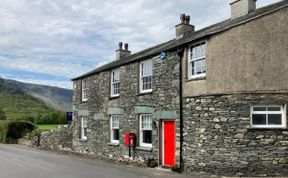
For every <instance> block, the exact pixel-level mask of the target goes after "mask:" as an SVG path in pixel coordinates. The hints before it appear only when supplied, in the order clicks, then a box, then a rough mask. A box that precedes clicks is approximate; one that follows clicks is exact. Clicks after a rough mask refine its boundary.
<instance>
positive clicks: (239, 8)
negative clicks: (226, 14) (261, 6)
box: [230, 0, 257, 18]
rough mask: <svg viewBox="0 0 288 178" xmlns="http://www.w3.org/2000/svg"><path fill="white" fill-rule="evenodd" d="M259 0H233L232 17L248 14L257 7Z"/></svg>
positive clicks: (231, 4)
mask: <svg viewBox="0 0 288 178" xmlns="http://www.w3.org/2000/svg"><path fill="white" fill-rule="evenodd" d="M256 1H257V0H233V1H232V2H231V3H230V6H231V18H237V17H240V16H243V15H247V14H249V13H250V12H252V11H254V10H255V9H256Z"/></svg>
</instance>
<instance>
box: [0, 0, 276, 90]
mask: <svg viewBox="0 0 288 178" xmlns="http://www.w3.org/2000/svg"><path fill="white" fill-rule="evenodd" d="M231 1H232V0H208V1H200V0H197V1H196V0H122V1H120V0H107V1H103V0H0V77H2V78H6V79H13V80H18V81H22V82H28V83H36V84H44V85H51V86H58V87H61V88H70V89H71V88H72V82H71V78H74V77H77V76H79V75H81V74H83V73H86V72H88V71H90V70H93V69H95V68H96V67H99V66H101V65H104V64H106V63H108V62H110V61H113V60H115V50H116V48H117V47H118V42H120V41H121V42H124V43H129V50H131V51H132V53H135V52H138V51H141V50H144V49H145V48H149V47H152V46H153V45H157V44H160V43H162V42H165V41H168V40H170V39H173V38H174V37H175V25H176V24H178V23H179V22H180V19H179V15H180V14H181V13H185V14H187V15H190V16H191V18H190V19H191V20H190V23H191V24H193V25H195V28H196V30H199V29H201V28H203V27H206V26H209V25H212V24H214V23H217V22H220V21H222V20H225V19H228V18H229V17H230V5H229V3H230V2H231ZM278 1H279V0H258V1H257V7H262V6H265V5H268V4H271V3H275V2H278Z"/></svg>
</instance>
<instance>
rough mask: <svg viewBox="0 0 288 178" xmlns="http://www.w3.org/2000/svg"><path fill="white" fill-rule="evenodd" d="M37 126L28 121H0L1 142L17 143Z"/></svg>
mask: <svg viewBox="0 0 288 178" xmlns="http://www.w3.org/2000/svg"><path fill="white" fill-rule="evenodd" d="M34 128H35V126H34V125H33V124H32V123H31V122H27V121H6V122H1V123H0V142H1V143H17V140H18V139H19V138H21V137H23V136H25V135H26V134H27V133H28V132H31V131H32V130H33V129H34Z"/></svg>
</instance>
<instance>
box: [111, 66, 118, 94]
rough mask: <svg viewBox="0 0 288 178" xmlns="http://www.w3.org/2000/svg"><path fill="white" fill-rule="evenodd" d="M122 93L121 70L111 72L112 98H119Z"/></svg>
mask: <svg viewBox="0 0 288 178" xmlns="http://www.w3.org/2000/svg"><path fill="white" fill-rule="evenodd" d="M119 93H120V70H119V69H117V70H113V71H112V72H111V96H112V97H115V96H119Z"/></svg>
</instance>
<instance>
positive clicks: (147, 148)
mask: <svg viewBox="0 0 288 178" xmlns="http://www.w3.org/2000/svg"><path fill="white" fill-rule="evenodd" d="M136 150H141V151H152V148H149V147H136Z"/></svg>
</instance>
